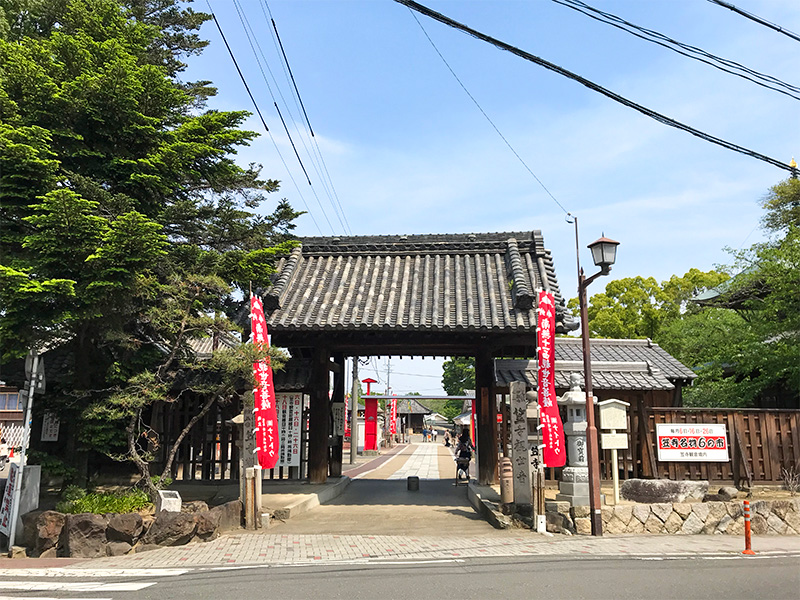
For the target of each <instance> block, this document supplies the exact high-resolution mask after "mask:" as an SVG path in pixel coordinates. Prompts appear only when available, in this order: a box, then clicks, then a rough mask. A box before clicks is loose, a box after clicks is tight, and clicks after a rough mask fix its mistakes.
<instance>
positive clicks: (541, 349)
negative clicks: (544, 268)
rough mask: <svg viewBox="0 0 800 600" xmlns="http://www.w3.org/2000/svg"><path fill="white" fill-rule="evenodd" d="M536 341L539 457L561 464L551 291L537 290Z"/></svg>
mask: <svg viewBox="0 0 800 600" xmlns="http://www.w3.org/2000/svg"><path fill="white" fill-rule="evenodd" d="M536 315H537V319H536V341H537V343H538V348H537V350H538V351H537V355H538V357H539V371H538V387H539V389H538V400H539V415H540V417H539V418H540V421H541V424H542V426H543V427H542V441H543V442H544V448H543V452H542V458H543V462H544V466H546V467H563V466H564V465H565V464H566V462H567V453H566V451H565V448H564V429H563V427H562V425H561V415H560V414H559V413H558V404H557V399H556V384H555V377H556V373H555V359H556V357H555V338H556V305H555V298H554V297H553V294H551V293H550V292H546V291H544V290H542V291H540V292H539V306H538V308H537V309H536Z"/></svg>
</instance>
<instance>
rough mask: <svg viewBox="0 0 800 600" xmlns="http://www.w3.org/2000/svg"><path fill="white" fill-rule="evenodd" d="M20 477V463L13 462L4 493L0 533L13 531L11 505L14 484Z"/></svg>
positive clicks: (0, 511) (0, 509) (0, 508)
mask: <svg viewBox="0 0 800 600" xmlns="http://www.w3.org/2000/svg"><path fill="white" fill-rule="evenodd" d="M17 477H19V465H18V464H17V463H11V465H10V468H9V470H8V481H7V482H6V490H5V493H3V503H2V505H0V533H3V534H5V535H9V534H10V533H11V507H12V504H13V500H14V486H15V485H16V483H17Z"/></svg>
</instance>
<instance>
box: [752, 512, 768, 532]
mask: <svg viewBox="0 0 800 600" xmlns="http://www.w3.org/2000/svg"><path fill="white" fill-rule="evenodd" d="M750 531H752V532H753V535H766V533H767V531H769V527H768V526H767V520H766V519H765V518H764V517H763V516H761V515H753V516H752V517H751V518H750Z"/></svg>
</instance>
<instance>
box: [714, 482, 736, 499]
mask: <svg viewBox="0 0 800 600" xmlns="http://www.w3.org/2000/svg"><path fill="white" fill-rule="evenodd" d="M717 495H718V496H720V497H721V498H722V501H723V502H730V501H731V500H734V499H735V498H737V497H738V496H739V490H737V489H736V488H735V487H733V486H732V485H725V486H722V487H721V488H719V491H718V492H717Z"/></svg>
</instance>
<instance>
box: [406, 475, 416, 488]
mask: <svg viewBox="0 0 800 600" xmlns="http://www.w3.org/2000/svg"><path fill="white" fill-rule="evenodd" d="M406 489H408V491H409V492H418V491H419V477H417V476H416V475H411V476H410V477H409V478H408V480H407V483H406Z"/></svg>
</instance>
